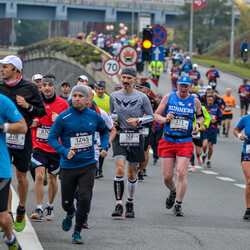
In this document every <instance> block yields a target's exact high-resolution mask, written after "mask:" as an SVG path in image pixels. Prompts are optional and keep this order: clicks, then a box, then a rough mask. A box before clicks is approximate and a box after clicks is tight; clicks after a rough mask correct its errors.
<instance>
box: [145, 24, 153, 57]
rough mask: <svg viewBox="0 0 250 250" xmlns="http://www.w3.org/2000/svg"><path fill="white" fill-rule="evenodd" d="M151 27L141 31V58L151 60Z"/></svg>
mask: <svg viewBox="0 0 250 250" xmlns="http://www.w3.org/2000/svg"><path fill="white" fill-rule="evenodd" d="M152 40H153V29H152V28H144V29H143V31H142V60H143V61H151V58H152V44H153V42H152Z"/></svg>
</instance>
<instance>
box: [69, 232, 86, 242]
mask: <svg viewBox="0 0 250 250" xmlns="http://www.w3.org/2000/svg"><path fill="white" fill-rule="evenodd" d="M72 243H73V244H84V241H83V238H82V236H81V235H80V233H78V232H76V231H75V232H74V233H73V234H72Z"/></svg>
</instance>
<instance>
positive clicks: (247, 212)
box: [243, 211, 250, 220]
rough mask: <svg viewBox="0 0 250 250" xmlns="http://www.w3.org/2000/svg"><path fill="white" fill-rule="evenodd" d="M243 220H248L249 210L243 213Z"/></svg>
mask: <svg viewBox="0 0 250 250" xmlns="http://www.w3.org/2000/svg"><path fill="white" fill-rule="evenodd" d="M243 219H244V220H250V211H246V212H245V214H244V215H243Z"/></svg>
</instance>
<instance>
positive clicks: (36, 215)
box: [30, 75, 69, 221]
mask: <svg viewBox="0 0 250 250" xmlns="http://www.w3.org/2000/svg"><path fill="white" fill-rule="evenodd" d="M55 91H56V81H55V76H54V75H45V76H44V77H43V78H42V98H43V102H44V105H45V108H46V110H47V115H45V116H44V117H43V118H35V119H34V120H33V124H32V138H33V140H32V141H33V153H32V157H31V162H32V165H33V168H34V169H35V184H34V194H35V198H36V208H35V209H34V211H33V212H32V215H31V216H30V218H31V219H34V220H44V219H45V220H47V221H52V220H54V209H53V202H54V199H55V196H56V193H57V189H58V185H57V174H58V173H59V161H60V156H59V155H58V154H57V152H56V151H55V150H53V149H52V148H51V147H50V145H49V144H48V142H47V138H48V135H49V131H50V128H51V126H52V125H53V123H54V121H55V120H56V117H57V116H58V114H60V113H61V112H62V111H64V110H66V109H68V108H69V104H68V102H67V101H65V100H64V99H62V98H61V97H59V96H57V95H56V94H55ZM46 170H47V173H48V174H47V179H48V203H47V206H46V208H45V211H44V210H43V196H44V176H45V171H46Z"/></svg>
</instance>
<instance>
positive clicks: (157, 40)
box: [153, 25, 168, 46]
mask: <svg viewBox="0 0 250 250" xmlns="http://www.w3.org/2000/svg"><path fill="white" fill-rule="evenodd" d="M167 35H168V34H167V31H166V29H165V28H164V27H162V26H159V25H156V26H154V27H153V44H154V45H156V46H159V45H162V44H163V43H165V41H166V39H167Z"/></svg>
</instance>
